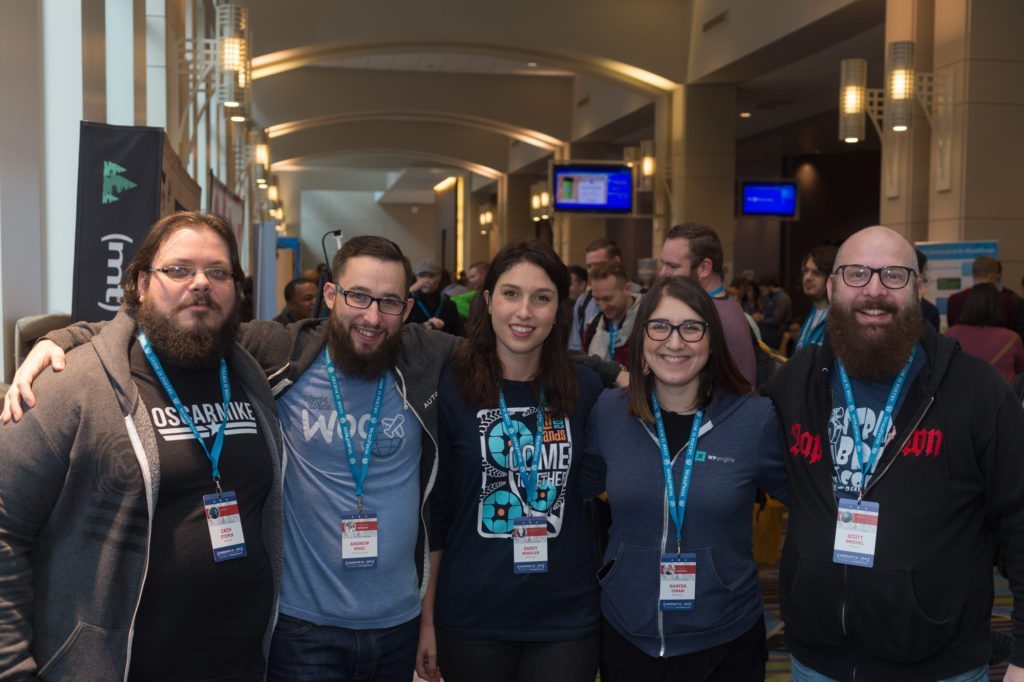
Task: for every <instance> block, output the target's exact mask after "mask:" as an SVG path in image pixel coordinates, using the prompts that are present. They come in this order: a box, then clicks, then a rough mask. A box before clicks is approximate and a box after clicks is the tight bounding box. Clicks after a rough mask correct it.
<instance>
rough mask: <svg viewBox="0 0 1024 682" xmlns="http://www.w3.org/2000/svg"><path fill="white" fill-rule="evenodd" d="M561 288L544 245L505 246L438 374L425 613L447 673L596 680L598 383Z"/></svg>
mask: <svg viewBox="0 0 1024 682" xmlns="http://www.w3.org/2000/svg"><path fill="white" fill-rule="evenodd" d="M568 291H569V275H568V271H567V270H566V267H565V265H564V264H563V263H562V261H561V259H559V257H558V255H557V254H555V252H554V251H553V250H552V249H551V247H549V246H547V245H545V244H543V243H541V242H539V241H530V242H519V243H514V244H509V245H507V246H505V247H504V248H502V249H501V251H499V252H498V254H497V255H496V256H495V258H494V261H493V262H492V263H491V265H490V268H489V269H488V272H487V277H486V279H485V280H484V284H483V290H482V291H481V295H479V296H477V297H476V299H474V301H473V310H472V311H471V313H470V323H469V327H468V333H467V339H466V343H464V344H463V345H462V346H461V347H460V348H459V349H458V351H457V352H456V355H455V357H454V359H453V363H452V364H453V366H452V367H451V368H449V370H448V371H446V372H445V374H444V376H443V377H442V379H441V384H440V388H439V391H440V392H439V400H440V405H439V409H440V424H439V438H440V440H441V442H440V467H439V471H438V477H437V482H436V485H435V487H434V493H433V495H432V496H431V499H432V504H431V511H432V517H433V518H432V521H431V549H432V550H434V552H433V554H432V560H431V563H432V565H433V566H434V568H435V569H437V568H438V566H439V570H435V575H436V580H437V584H436V599H434V598H433V595H432V594H428V597H427V599H426V600H425V602H424V614H423V617H424V624H425V626H426V627H429V626H430V625H431V624H432V625H433V626H434V629H435V632H436V638H437V652H438V664H439V667H440V669H441V674H443V675H444V678H445V680H446V681H447V682H477V681H478V680H485V679H486V680H496V681H502V680H508V681H509V682H518V681H523V682H527V681H528V682H544V681H545V680H549V681H551V682H575V681H579V682H593V679H594V675H595V672H596V670H597V661H598V647H599V644H600V634H599V633H600V616H599V609H598V591H597V582H596V580H595V578H594V570H595V568H596V565H595V562H594V560H593V552H592V550H591V545H590V539H589V533H588V526H587V521H586V517H585V516H584V512H583V504H582V497H581V494H580V481H579V473H580V459H581V456H582V453H583V447H582V445H583V440H582V438H583V427H584V425H585V424H586V419H587V415H588V413H589V411H590V408H591V407H592V405H593V404H594V402H595V401H596V399H597V396H598V395H599V393H600V391H601V382H600V380H599V379H598V377H597V375H596V374H595V373H594V372H592V371H591V370H589V369H586V368H584V367H578V366H577V365H576V363H574V362H572V360H570V358H569V354H568V351H567V346H568V338H569V325H570V316H571V304H570V303H569V298H568ZM432 601H433V608H431V602H432Z"/></svg>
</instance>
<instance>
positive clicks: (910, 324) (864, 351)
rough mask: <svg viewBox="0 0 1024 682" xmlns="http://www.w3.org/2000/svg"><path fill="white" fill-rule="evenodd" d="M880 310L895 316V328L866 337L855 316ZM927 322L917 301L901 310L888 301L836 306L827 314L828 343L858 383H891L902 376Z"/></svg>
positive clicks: (878, 300)
mask: <svg viewBox="0 0 1024 682" xmlns="http://www.w3.org/2000/svg"><path fill="white" fill-rule="evenodd" d="M864 308H878V309H881V310H885V311H887V312H889V313H892V315H893V322H892V324H890V325H888V326H886V327H879V328H876V329H873V330H871V333H865V329H864V328H863V326H862V325H861V324H860V323H858V322H857V319H856V313H857V311H858V310H862V309H864ZM923 322H924V318H923V317H922V315H921V306H920V304H919V303H918V302H917V301H914V303H913V304H912V305H909V306H907V307H906V308H903V309H900V308H899V307H898V306H897V305H896V304H895V303H893V302H892V301H890V300H888V299H872V298H864V299H861V300H859V301H857V302H856V303H855V304H854V305H852V306H851V307H850V308H841V307H840V306H837V305H833V306H832V307H831V308H830V309H829V312H828V323H827V330H828V336H829V343H831V345H832V349H833V350H834V351H835V355H836V357H837V358H839V359H840V360H842V361H843V364H844V365H845V366H846V370H847V372H849V374H850V376H853V377H857V378H858V379H869V380H881V379H891V378H893V377H894V376H896V375H897V374H899V373H900V370H902V369H903V365H904V364H906V362H907V358H908V357H910V351H911V350H912V349H913V348H914V345H915V344H916V343H917V342H918V340H919V339H920V338H921V325H922V324H923Z"/></svg>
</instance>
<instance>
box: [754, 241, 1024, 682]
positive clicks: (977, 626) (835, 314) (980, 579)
mask: <svg viewBox="0 0 1024 682" xmlns="http://www.w3.org/2000/svg"><path fill="white" fill-rule="evenodd" d="M922 288H923V287H922V283H921V279H920V275H919V273H918V271H917V258H916V254H915V252H914V249H913V247H912V246H911V245H910V244H909V243H908V242H907V241H906V240H905V239H904V238H903V237H902V236H900V235H899V234H897V233H896V232H894V231H892V230H890V229H888V228H885V227H880V226H876V227H869V228H866V229H864V230H861V231H860V232H858V233H856V234H854V235H853V236H852V237H850V238H849V239H848V240H847V241H846V242H845V243H844V244H843V245H842V246H841V247H840V249H839V252H838V254H837V255H836V260H835V267H834V269H833V271H832V274H831V276H830V277H829V279H828V282H827V291H828V297H829V301H830V313H829V316H828V323H827V330H826V336H825V340H824V343H823V344H822V345H821V346H811V347H809V348H808V349H807V350H806V351H804V352H803V353H801V354H799V355H797V356H796V357H794V358H793V359H792V360H790V362H789V363H787V364H786V365H785V367H784V368H783V369H782V370H781V371H780V372H779V374H778V375H777V376H776V377H775V379H774V380H773V381H772V382H771V383H770V384H769V385H768V386H767V387H766V390H765V393H766V394H767V395H768V396H770V397H771V398H772V399H773V400H774V401H775V404H776V407H777V408H778V411H779V414H780V416H781V417H782V420H783V422H784V426H785V429H786V432H787V434H788V438H789V445H790V448H789V453H790V456H789V457H788V458H787V462H786V464H787V469H788V472H789V481H790V512H789V514H790V516H789V530H788V533H787V535H786V544H785V547H784V549H783V555H782V565H781V569H780V597H781V606H782V616H783V620H784V621H785V623H786V639H787V643H788V645H789V648H790V651H791V652H792V664H793V679H794V680H796V681H797V682H808V681H813V682H821V681H824V680H853V679H858V680H859V679H864V680H901V681H907V682H914V681H922V682H923V681H925V680H940V679H941V680H946V681H952V682H967V681H973V680H986V679H988V673H987V670H988V663H989V658H990V655H991V653H992V646H991V643H990V620H991V611H992V598H993V582H992V557H993V548H994V547H995V544H996V541H997V539H999V538H1001V539H1003V540H1004V541H1005V542H1006V557H1007V564H1008V567H1009V575H1010V587H1011V590H1012V591H1013V594H1014V614H1013V620H1014V630H1015V635H1016V637H1017V648H1016V650H1015V651H1013V653H1012V655H1011V656H1010V663H1011V664H1010V666H1009V670H1008V672H1007V676H1006V679H1007V680H1021V679H1024V669H1022V668H1021V667H1018V666H1022V665H1024V580H1022V577H1024V573H1021V571H1022V569H1024V467H1022V466H1021V465H1020V452H1019V448H1020V444H1021V443H1022V442H1024V411H1022V409H1021V405H1020V404H1019V403H1018V401H1017V400H1016V398H1015V397H1014V395H1013V393H1012V392H1011V391H1010V388H1009V386H1008V385H1007V384H1006V382H1005V381H1003V380H1002V378H1001V377H1000V375H999V374H998V372H996V371H995V369H993V368H992V367H990V366H989V365H987V364H986V363H984V362H983V361H981V360H979V359H977V358H975V357H972V356H970V355H967V354H965V353H962V352H960V348H959V346H958V345H957V344H956V342H955V341H954V340H952V339H948V338H946V337H942V336H939V335H938V334H937V333H936V332H935V330H934V329H932V328H931V326H930V325H926V324H923V320H922V317H921V307H920V299H921V294H922Z"/></svg>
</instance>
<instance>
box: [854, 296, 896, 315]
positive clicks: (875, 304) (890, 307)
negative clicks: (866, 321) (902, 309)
mask: <svg viewBox="0 0 1024 682" xmlns="http://www.w3.org/2000/svg"><path fill="white" fill-rule="evenodd" d="M850 308H851V310H853V312H857V311H860V310H867V309H868V308H872V309H874V310H882V311H885V312H887V313H893V314H895V313H897V312H899V306H897V305H896V303H895V302H894V301H892V300H890V299H888V298H882V297H878V298H874V297H868V298H862V299H860V300H858V301H857V302H856V303H854V304H853V305H851V306H850Z"/></svg>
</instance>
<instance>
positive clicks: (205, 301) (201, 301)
mask: <svg viewBox="0 0 1024 682" xmlns="http://www.w3.org/2000/svg"><path fill="white" fill-rule="evenodd" d="M193 305H205V306H208V307H209V308H210V309H211V310H220V309H221V307H220V305H219V304H217V302H215V301H214V300H213V298H212V297H211V296H210V295H209V294H192V297H191V298H190V299H189V300H187V301H185V302H184V303H181V304H179V305H177V306H175V307H174V311H173V312H176V313H177V312H181V311H182V310H185V309H186V308H188V307H189V306H193Z"/></svg>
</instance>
